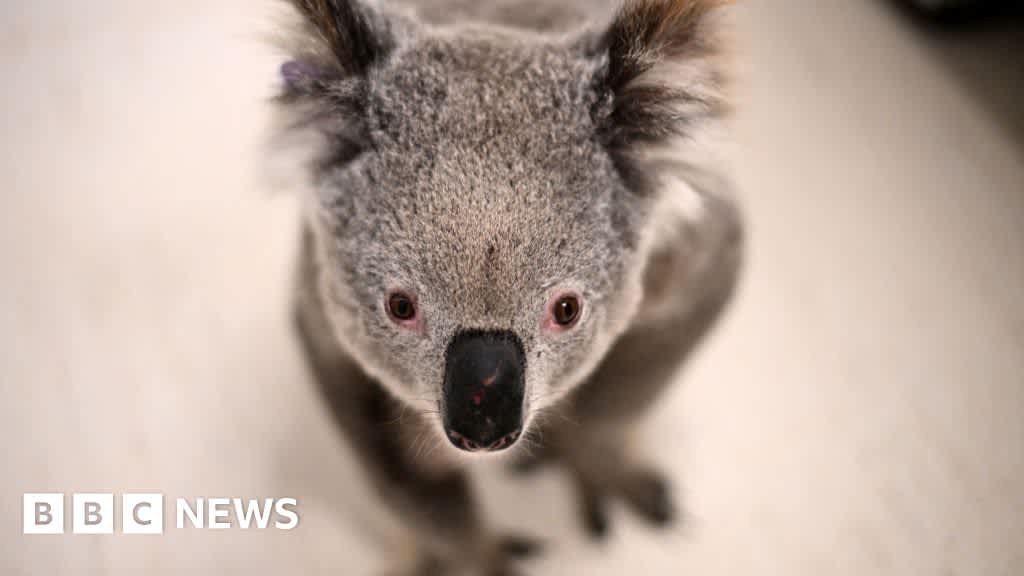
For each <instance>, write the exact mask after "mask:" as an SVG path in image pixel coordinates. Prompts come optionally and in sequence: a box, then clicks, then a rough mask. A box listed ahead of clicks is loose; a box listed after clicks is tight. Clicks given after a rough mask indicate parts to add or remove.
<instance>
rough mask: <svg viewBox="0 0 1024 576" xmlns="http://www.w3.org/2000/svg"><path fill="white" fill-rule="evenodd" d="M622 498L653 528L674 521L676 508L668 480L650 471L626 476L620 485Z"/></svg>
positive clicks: (641, 471)
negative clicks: (652, 525)
mask: <svg viewBox="0 0 1024 576" xmlns="http://www.w3.org/2000/svg"><path fill="white" fill-rule="evenodd" d="M621 490H622V497H623V498H624V499H625V500H626V503H627V504H629V506H630V507H631V508H632V509H633V511H635V512H636V513H637V514H639V515H640V516H641V517H642V518H644V519H645V520H647V521H648V522H650V523H651V524H654V525H655V526H669V525H671V524H672V523H673V522H674V521H675V519H676V507H675V504H674V502H673V500H672V490H671V488H670V486H669V483H668V480H666V479H665V477H664V476H662V475H661V474H660V473H658V472H655V471H652V470H640V471H637V472H636V473H633V474H630V475H628V476H627V477H626V478H625V479H624V481H623V485H622V488H621Z"/></svg>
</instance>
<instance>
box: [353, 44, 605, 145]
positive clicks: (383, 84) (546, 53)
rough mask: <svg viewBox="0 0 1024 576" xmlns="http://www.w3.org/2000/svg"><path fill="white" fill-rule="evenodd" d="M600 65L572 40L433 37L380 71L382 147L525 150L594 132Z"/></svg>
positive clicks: (375, 101) (373, 110)
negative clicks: (595, 75) (596, 71)
mask: <svg viewBox="0 0 1024 576" xmlns="http://www.w3.org/2000/svg"><path fill="white" fill-rule="evenodd" d="M592 78H593V64H592V63H591V62H589V61H588V60H587V59H585V58H582V57H581V56H579V55H578V54H577V53H576V52H575V51H573V50H571V49H569V48H568V47H565V46H560V45H557V44H548V43H543V42H537V41H536V40H533V41H523V40H519V39H516V38H514V37H513V38H504V39H503V38H501V37H494V36H488V37H487V38H480V39H475V38H473V37H472V36H471V35H470V36H466V37H463V36H459V37H455V38H436V37H432V38H427V39H424V40H421V41H420V42H418V43H416V44H415V45H414V46H412V47H409V48H408V49H407V50H405V51H403V52H401V53H400V54H399V55H398V56H397V57H396V58H395V59H394V61H393V62H391V63H390V64H389V65H387V66H385V67H383V68H382V69H381V70H380V71H379V73H378V74H376V76H375V77H374V79H373V85H372V87H371V96H370V103H369V108H370V110H369V111H370V114H371V125H372V129H373V131H374V134H373V138H374V140H375V143H376V144H377V145H378V146H385V147H387V146H390V147H394V148H400V149H406V150H409V149H413V150H419V149H423V148H425V147H426V148H439V149H445V150H444V151H445V152H447V153H449V154H451V153H456V152H458V151H461V150H476V151H478V152H479V150H480V146H482V145H487V146H489V149H490V152H491V154H492V155H500V153H501V152H508V153H512V152H515V153H518V154H519V155H521V156H523V155H525V156H531V155H534V154H539V153H541V152H542V151H543V149H544V148H547V149H548V151H547V152H545V153H547V154H550V149H552V148H556V147H559V146H573V145H579V144H580V143H582V142H585V141H586V140H588V139H591V138H592V136H593V127H592V119H591V117H590V112H591V110H592V107H593V104H594V101H595V100H596V94H595V92H594V90H593V87H592V86H593V84H592V81H591V79H592Z"/></svg>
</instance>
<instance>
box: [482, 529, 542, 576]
mask: <svg viewBox="0 0 1024 576" xmlns="http://www.w3.org/2000/svg"><path fill="white" fill-rule="evenodd" d="M543 549H544V546H543V543H542V542H541V541H540V540H537V539H535V538H531V537H528V536H522V535H519V534H507V535H504V536H502V537H500V538H499V539H498V541H497V545H496V546H495V550H494V554H493V555H492V557H491V560H490V562H489V565H488V566H487V567H486V569H485V570H484V574H485V575H486V576H521V574H522V572H520V570H519V568H518V566H517V565H516V564H517V562H518V561H519V560H522V559H525V558H532V557H535V556H538V555H540V554H541V553H543Z"/></svg>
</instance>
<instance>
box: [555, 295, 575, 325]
mask: <svg viewBox="0 0 1024 576" xmlns="http://www.w3.org/2000/svg"><path fill="white" fill-rule="evenodd" d="M551 316H552V318H553V319H554V321H555V324H558V325H559V326H561V327H563V328H568V327H569V326H572V325H573V324H575V323H576V320H577V319H578V318H579V316H580V299H579V298H578V297H576V296H573V295H568V296H562V297H561V298H559V299H558V300H555V303H554V306H553V308H552V310H551Z"/></svg>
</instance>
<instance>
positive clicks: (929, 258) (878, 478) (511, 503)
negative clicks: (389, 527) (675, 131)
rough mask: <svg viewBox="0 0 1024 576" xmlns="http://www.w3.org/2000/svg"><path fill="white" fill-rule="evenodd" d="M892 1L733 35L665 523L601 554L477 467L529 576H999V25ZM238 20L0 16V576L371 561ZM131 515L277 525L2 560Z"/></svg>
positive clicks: (1013, 134)
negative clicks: (58, 505)
mask: <svg viewBox="0 0 1024 576" xmlns="http://www.w3.org/2000/svg"><path fill="white" fill-rule="evenodd" d="M910 4H911V2H910V0H907V2H899V1H896V0H893V1H885V0H785V1H783V0H772V1H769V0H750V1H746V2H743V3H742V5H741V6H740V7H738V8H737V9H736V10H735V20H736V23H737V29H738V41H739V50H738V54H739V65H740V68H741V78H742V83H741V85H740V89H739V100H740V101H739V106H738V109H739V114H738V117H737V121H736V132H737V137H738V140H739V150H740V154H739V160H738V173H739V180H740V184H741V189H742V191H743V196H744V204H745V206H746V212H747V216H748V220H749V224H750V233H749V239H750V243H749V244H750V255H749V266H748V268H747V272H746V275H745V278H744V281H743V283H742V286H741V289H740V291H739V294H738V297H737V299H736V300H735V302H734V305H733V306H732V308H731V309H730V311H729V313H728V314H727V317H726V318H725V320H724V322H723V323H722V324H721V325H720V326H719V328H718V329H717V330H716V331H715V333H714V334H713V336H712V338H711V339H710V340H709V341H708V342H707V344H706V346H704V348H703V349H702V351H701V353H700V354H699V355H698V357H697V358H696V359H695V361H694V362H693V363H692V364H691V365H690V366H689V367H688V368H687V370H686V371H685V373H684V374H683V375H682V380H683V381H684V382H685V384H682V383H681V385H680V386H677V387H675V389H674V390H673V392H672V393H671V395H670V397H669V398H668V399H667V401H666V402H664V403H662V405H660V406H659V408H658V410H657V412H656V413H655V414H654V415H653V418H652V421H651V423H650V426H649V433H650V434H651V436H652V437H658V438H665V437H668V438H671V439H672V441H671V442H669V443H667V446H666V447H664V448H662V449H661V450H660V451H658V452H657V453H656V454H655V456H656V458H657V459H658V461H659V462H661V464H662V465H663V466H664V467H665V468H666V469H667V470H669V471H670V472H671V474H672V477H673V478H674V480H675V485H676V488H677V491H678V495H679V497H680V500H681V502H682V503H683V504H684V505H685V507H686V509H687V517H686V519H685V521H684V522H683V523H682V525H681V526H679V527H678V528H676V529H673V530H670V531H667V532H658V531H654V530H652V529H649V528H647V527H646V526H643V525H641V524H640V523H638V522H636V521H635V520H634V519H633V518H632V517H631V516H630V515H628V514H625V513H624V512H623V511H622V510H616V511H615V516H614V521H615V530H614V532H613V534H612V537H611V540H610V541H609V542H608V543H606V544H605V545H597V544H593V543H590V542H588V541H586V540H585V539H584V537H583V535H582V531H581V530H580V528H579V526H578V525H577V518H576V516H575V514H574V507H573V504H572V500H571V498H570V492H569V487H568V485H567V483H566V482H565V479H564V478H562V477H561V476H560V475H559V474H558V473H556V472H554V471H548V472H544V473H542V474H541V475H540V476H538V477H535V478H526V479H523V478H516V477H510V476H508V475H507V474H506V473H505V472H504V471H503V470H501V469H500V467H492V468H488V469H485V470H482V471H481V472H480V473H479V475H478V476H477V477H476V482H477V484H478V487H479V489H480V490H481V492H482V493H483V495H484V499H485V505H486V508H487V513H488V515H489V517H490V518H491V519H492V521H493V522H494V523H495V524H496V525H498V526H500V527H503V528H509V529H512V528H516V529H522V530H526V531H530V532H533V533H536V534H539V535H541V536H543V537H546V538H550V539H551V545H550V547H549V552H548V554H547V555H546V556H545V557H544V558H543V559H541V560H540V561H538V562H536V563H534V564H531V565H529V566H527V567H526V569H527V570H528V573H530V574H536V575H542V574H567V573H568V574H591V575H618V574H623V573H631V574H632V573H640V574H702V575H706V574H723V575H737V574H786V575H789V576H797V575H807V576H811V575H815V576H817V575H820V574H830V575H837V576H839V575H851V576H853V575H858V576H859V575H863V574H875V575H943V576H953V575H972V576H982V575H985V576H1012V575H1019V574H1024V254H1022V252H1024V250H1022V249H1024V19H1022V17H1021V15H1020V10H1019V9H1016V8H1015V7H1014V4H1015V3H1013V2H1008V3H1003V4H1001V5H994V4H991V3H989V4H988V5H987V6H985V7H983V8H981V9H979V8H977V7H976V6H975V7H971V6H966V5H963V4H964V2H940V1H927V0H920V1H919V2H917V4H919V5H920V6H919V7H917V8H914V7H912V6H910ZM941 4H949V6H946V7H943V6H940V5H941ZM957 4H959V5H957ZM264 8H265V6H264V5H263V4H260V3H258V2H252V1H249V0H218V1H212V2H211V1H208V0H207V1H200V0H180V1H173V2H172V1H157V0H153V1H149V2H131V1H128V0H92V1H81V2H75V1H70V0H63V1H62V0H36V1H31V2H30V1H27V0H23V1H19V0H6V1H4V2H2V3H0V67H2V70H3V73H4V80H3V87H4V89H3V91H2V93H0V126H2V132H0V263H2V265H3V268H2V271H0V434H2V435H0V438H2V440H0V446H2V450H0V454H2V460H0V462H2V468H0V574H4V575H23V574H24V575H28V574H31V575H64V574H74V575H78V574H82V575H89V576H91V575H128V574H138V573H144V574H153V575H164V574H166V575H178V574H200V575H206V574H210V575H221V574H272V573H281V572H286V573H301V574H354V575H358V574H376V573H379V569H380V568H381V567H383V566H384V564H382V562H381V555H382V554H384V555H393V554H395V553H397V552H396V551H394V550H387V549H381V548H379V547H376V545H375V544H374V542H375V540H374V538H373V537H372V535H371V534H367V533H366V531H365V530H364V529H363V526H364V525H365V522H363V519H365V518H367V517H368V515H372V514H374V512H373V509H372V507H371V506H370V503H371V502H370V498H369V495H370V494H372V491H371V490H369V489H368V488H367V487H366V486H365V484H363V483H362V481H361V477H360V476H359V474H358V471H357V470H355V469H354V468H353V467H352V466H351V465H350V460H349V454H348V452H347V449H346V447H345V445H344V443H343V442H342V440H341V439H340V438H339V437H338V435H337V434H336V432H335V431H334V429H333V428H332V426H331V424H330V421H329V419H328V417H327V414H326V412H325V411H324V409H323V408H322V407H321V406H320V405H319V404H318V399H317V394H316V392H315V390H314V388H313V387H312V385H311V383H310V381H309V377H308V374H307V372H306V370H305V367H304V365H303V363H302V362H301V360H300V355H299V352H298V349H297V346H296V343H295V341H294V339H293V337H292V334H291V332H290V326H289V316H288V304H289V296H290V284H291V265H292V259H293V256H294V253H295V249H296V240H297V239H298V213H297V206H296V204H297V202H296V199H295V198H293V197H291V196H289V195H287V194H282V193H280V192H278V191H276V190H275V186H274V185H273V183H272V181H271V180H269V179H268V177H267V170H266V164H267V159H266V155H265V141H266V133H267V129H268V108H267V105H266V98H267V96H269V95H270V94H271V93H272V91H273V87H274V82H275V81H276V70H277V66H278V64H279V62H280V60H279V58H278V57H277V56H276V55H275V54H273V53H272V52H271V51H270V50H268V49H267V47H266V44H265V42H264V41H263V38H262V33H263V32H264V31H266V30H267V29H268V17H269V14H271V11H270V10H266V9H264ZM947 8H948V9H949V10H947ZM950 10H951V11H950ZM662 445H664V444H662ZM132 491H138V492H163V493H164V494H165V497H166V498H168V499H169V500H173V499H174V498H177V497H188V498H196V497H212V496H229V497H230V496H237V497H251V498H256V497H283V496H291V497H296V498H298V500H299V507H298V510H299V513H300V515H301V518H302V520H301V523H300V525H299V527H298V528H297V529H295V530H292V531H290V532H283V531H276V530H269V531H256V530H248V531H244V530H238V529H234V530H225V531H200V530H189V529H186V530H177V529H174V528H173V527H170V528H169V529H165V533H164V534H163V535H162V536H131V535H120V534H118V535H113V536H84V535H77V536H76V535H71V534H65V535H63V536H25V535H23V534H22V533H21V504H22V494H23V493H25V492H64V493H66V494H68V496H67V497H66V500H67V503H66V506H68V507H70V498H71V497H70V494H71V493H72V492H113V493H115V495H116V498H119V497H120V494H121V493H124V492H132ZM167 516H168V519H167V520H165V525H166V526H172V522H173V508H169V509H168V512H167ZM67 522H68V523H70V517H69V519H68V520H67ZM68 526H70V524H68Z"/></svg>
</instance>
